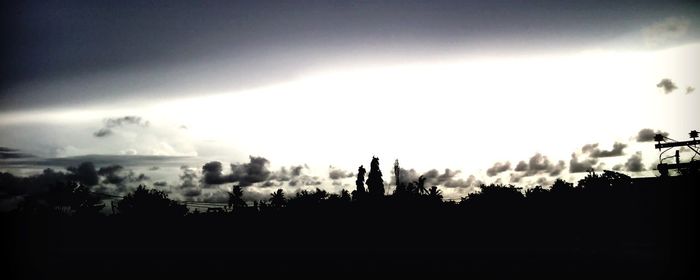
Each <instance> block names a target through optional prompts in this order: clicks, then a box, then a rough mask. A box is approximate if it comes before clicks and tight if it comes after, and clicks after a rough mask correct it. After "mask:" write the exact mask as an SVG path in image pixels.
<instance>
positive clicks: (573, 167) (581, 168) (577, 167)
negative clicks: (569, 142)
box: [569, 153, 598, 173]
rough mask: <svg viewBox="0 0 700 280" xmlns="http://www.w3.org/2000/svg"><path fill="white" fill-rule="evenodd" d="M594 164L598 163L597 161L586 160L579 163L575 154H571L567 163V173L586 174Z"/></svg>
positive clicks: (592, 159) (593, 159)
mask: <svg viewBox="0 0 700 280" xmlns="http://www.w3.org/2000/svg"><path fill="white" fill-rule="evenodd" d="M596 163H598V159H596V158H587V159H585V160H581V161H579V159H578V156H577V155H576V153H572V154H571V160H570V161H569V172H570V173H579V172H586V171H587V170H589V169H592V168H593V166H594V165H595V164H596Z"/></svg>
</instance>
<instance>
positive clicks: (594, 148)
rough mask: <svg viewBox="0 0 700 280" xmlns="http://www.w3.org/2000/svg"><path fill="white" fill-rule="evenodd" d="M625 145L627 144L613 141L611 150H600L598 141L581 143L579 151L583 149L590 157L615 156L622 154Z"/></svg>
mask: <svg viewBox="0 0 700 280" xmlns="http://www.w3.org/2000/svg"><path fill="white" fill-rule="evenodd" d="M626 147H627V144H624V143H620V142H615V144H613V148H612V150H601V149H599V148H598V143H595V144H586V145H583V147H582V148H581V151H583V153H584V154H588V156H589V157H591V158H603V157H616V156H621V155H624V152H623V150H624V149H625V148H626Z"/></svg>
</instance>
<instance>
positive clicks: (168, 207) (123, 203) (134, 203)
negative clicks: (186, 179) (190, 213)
mask: <svg viewBox="0 0 700 280" xmlns="http://www.w3.org/2000/svg"><path fill="white" fill-rule="evenodd" d="M117 210H118V211H119V214H121V215H124V216H131V217H139V218H156V217H166V218H167V217H181V216H184V215H185V214H186V213H187V206H185V205H182V204H180V203H178V202H176V201H173V200H170V199H168V195H167V194H166V193H165V192H164V191H160V190H155V189H146V186H144V185H140V186H138V188H136V190H135V191H134V192H132V193H129V194H127V195H126V196H124V198H123V199H122V200H120V201H119V203H117Z"/></svg>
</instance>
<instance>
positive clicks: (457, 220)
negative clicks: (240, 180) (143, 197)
mask: <svg viewBox="0 0 700 280" xmlns="http://www.w3.org/2000/svg"><path fill="white" fill-rule="evenodd" d="M697 183H698V181H697V177H675V178H666V179H662V178H645V179H635V180H632V182H631V183H625V184H623V185H619V184H617V183H616V184H612V185H605V186H603V187H602V188H598V187H592V186H589V187H588V188H580V187H575V188H572V189H568V190H558V191H546V190H545V191H541V192H528V193H527V194H526V195H525V196H518V195H513V194H514V193H516V192H515V191H511V190H510V189H509V188H507V187H501V188H500V189H499V187H495V188H494V189H489V190H488V191H487V190H484V191H483V192H482V195H480V196H473V197H470V198H468V199H465V200H464V201H463V202H461V203H433V202H430V203H427V202H426V203H423V202H419V201H416V200H411V199H399V198H397V197H391V196H388V197H384V198H380V199H375V200H366V201H359V202H356V201H353V202H352V203H348V204H323V203H321V204H318V205H313V206H309V205H307V206H296V207H293V206H292V205H289V206H288V207H284V208H269V209H265V210H264V211H262V210H257V209H252V208H244V209H239V210H238V211H234V212H233V213H208V214H207V213H204V214H189V215H186V216H184V217H176V218H172V217H171V218H167V217H158V216H140V217H133V216H124V215H111V216H96V217H76V216H63V215H36V214H33V215H28V214H21V213H17V212H13V213H6V214H4V215H3V217H2V219H3V221H2V224H3V229H2V231H3V250H2V252H3V259H4V260H3V261H2V262H3V265H2V266H3V275H7V276H11V277H8V278H5V277H3V278H4V279H14V278H19V279H37V278H52V279H71V278H92V279H100V278H122V279H123V278H126V277H129V278H136V279H140V278H142V277H158V278H173V277H175V278H203V277H212V278H213V277H217V278H237V277H244V276H245V277H265V276H271V275H280V276H289V277H291V275H321V276H325V277H342V276H348V275H350V274H360V275H364V276H365V277H376V276H377V274H375V273H379V272H382V273H394V274H396V275H406V276H411V275H414V276H415V275H422V274H424V273H428V274H432V275H440V276H446V275H448V274H451V275H455V276H457V277H460V278H470V277H478V276H492V277H501V278H515V277H518V278H520V277H531V276H549V277H558V278H561V279H571V278H584V279H592V278H596V279H597V278H603V279H610V278H613V279H614V278H624V279H640V278H643V279H694V278H696V277H697V267H698V262H697V215H696V212H697V206H696V205H697V201H698V192H697V188H698V187H700V184H697ZM599 187H600V186H599Z"/></svg>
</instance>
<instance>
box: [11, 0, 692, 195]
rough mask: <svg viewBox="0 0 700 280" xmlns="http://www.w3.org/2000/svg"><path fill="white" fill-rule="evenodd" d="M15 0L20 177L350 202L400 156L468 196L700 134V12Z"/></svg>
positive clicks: (662, 6) (641, 165)
mask: <svg viewBox="0 0 700 280" xmlns="http://www.w3.org/2000/svg"><path fill="white" fill-rule="evenodd" d="M2 5H3V7H2V9H1V10H2V16H1V18H2V31H3V34H5V37H6V38H5V40H3V41H4V45H3V48H2V59H3V62H4V63H3V64H2V66H1V67H2V68H1V69H2V70H1V71H2V73H1V74H2V78H0V79H2V80H1V82H0V147H2V150H1V151H0V152H2V155H3V156H2V158H0V171H10V172H12V173H14V174H16V175H18V176H19V175H23V176H26V175H30V174H34V173H38V172H41V170H42V169H44V168H46V167H52V168H55V169H56V170H65V168H66V167H68V166H77V165H79V164H80V162H83V161H91V162H94V163H95V165H96V168H98V169H99V168H100V167H105V166H109V165H113V164H118V165H120V166H122V167H124V168H123V170H125V171H124V172H126V170H132V171H133V172H134V173H135V174H140V173H143V174H145V175H147V177H148V178H149V179H148V180H146V181H145V182H146V183H148V184H150V185H155V183H156V182H158V185H160V186H167V188H168V189H169V190H170V191H172V192H173V195H182V190H185V189H186V190H191V189H192V188H203V189H206V191H205V193H207V192H213V191H210V190H212V189H214V190H219V189H226V188H230V186H231V184H230V183H233V182H237V183H241V182H244V181H245V182H252V183H251V185H250V186H249V190H251V192H259V193H261V194H263V193H264V194H267V193H269V192H271V189H270V188H277V187H283V188H287V189H288V190H289V191H291V192H293V191H294V190H295V189H298V188H299V187H317V186H321V187H324V188H327V189H329V190H334V191H336V190H339V189H340V188H348V189H353V188H354V183H353V182H354V179H353V178H352V174H351V173H354V172H356V170H357V167H358V166H359V165H365V166H368V165H369V161H370V160H371V157H372V156H373V155H375V156H378V157H379V158H380V163H381V164H382V168H383V169H384V170H385V171H384V180H385V182H387V183H388V182H390V181H391V174H392V172H391V167H392V164H393V162H394V160H395V159H397V158H398V159H399V160H400V162H401V166H402V167H404V168H405V169H406V176H408V177H407V178H409V179H411V178H413V177H415V176H417V175H421V174H427V175H429V176H432V177H431V178H434V180H433V181H432V183H434V184H438V185H440V186H441V187H443V188H444V189H445V193H446V194H447V195H448V196H450V197H459V196H460V195H464V194H465V193H466V192H468V191H471V190H472V189H473V186H475V185H476V184H478V183H479V182H494V181H497V180H499V182H502V183H515V184H524V185H526V184H529V185H532V184H538V183H539V184H548V183H551V182H552V181H553V180H554V178H557V177H562V178H564V179H567V180H575V178H578V177H580V176H581V175H582V174H585V172H583V171H584V170H585V169H587V168H588V167H593V168H597V169H616V170H619V171H621V172H626V173H628V174H630V175H633V176H651V175H653V171H649V169H650V167H653V166H654V165H655V161H658V152H657V151H655V150H654V149H653V142H648V141H647V140H648V135H649V134H653V133H656V132H658V131H661V132H665V133H668V135H669V136H670V137H672V138H674V139H686V138H687V133H688V132H689V131H690V130H691V129H698V128H700V123H699V122H700V118H699V117H698V113H697V104H700V98H699V97H698V93H697V92H695V90H694V89H695V88H696V87H698V86H700V78H698V76H697V74H696V73H699V72H700V71H699V70H700V66H698V65H699V63H698V62H700V23H699V22H698V18H700V17H698V15H700V5H697V4H693V3H691V2H690V1H688V2H683V1H585V3H577V4H572V3H567V2H563V1H294V2H293V1H290V2H288V3H283V4H281V3H277V1H276V2H275V3H274V4H273V3H268V2H266V1H198V2H196V3H192V2H191V1H148V2H145V1H143V2H133V3H132V2H131V1H116V2H115V1H22V3H3V4H2ZM649 131H651V132H649ZM96 155H98V156H96ZM686 155H687V156H688V157H689V156H690V154H689V153H687V152H685V151H684V156H686ZM251 156H252V157H251ZM213 161H218V162H221V163H222V166H223V167H222V169H221V170H220V171H219V170H217V169H216V168H214V169H207V168H205V167H204V164H205V163H207V162H213ZM521 161H522V164H521ZM231 164H233V166H232V165H231ZM259 165H262V166H263V167H264V169H265V170H269V171H270V172H269V173H265V172H262V175H260V176H262V177H260V178H258V177H255V176H258V175H255V176H253V175H251V174H252V173H251V172H259V171H260V170H259V169H256V168H258V167H259ZM155 166H159V168H157V169H156V168H154V167H155ZM183 166H187V167H186V168H183ZM208 166H209V167H212V168H213V167H215V166H214V165H208ZM331 166H332V167H331ZM282 168H284V169H282ZM411 169H414V170H413V172H411ZM431 169H437V170H435V171H431ZM446 169H449V170H446ZM211 170H213V171H211ZM292 170H295V172H292ZM457 171H459V172H457ZM105 172H106V171H105ZM211 172H214V174H215V175H216V174H219V173H220V175H221V176H223V177H221V178H224V179H221V178H219V177H216V176H218V175H216V176H214V175H211V174H212V173H211ZM236 172H239V173H241V172H243V173H245V174H248V175H249V176H248V177H245V176H243V177H241V176H238V177H236V176H229V175H232V174H236ZM436 172H437V174H436ZM125 174H126V173H125ZM207 174H209V175H207ZM241 174H242V173H241ZM256 174H257V173H256ZM122 175H123V174H122ZM239 175H240V174H239ZM101 176H102V175H101ZM105 176H106V175H105ZM124 176H126V175H124ZM211 176H214V177H211ZM227 176H228V177H227ZM251 176H252V177H251ZM285 176H286V177H285ZM205 178H210V179H211V178H214V179H216V180H213V179H212V180H209V181H207V180H208V179H205ZM258 179H259V180H258ZM188 180H190V181H188ZM246 180H247V181H246ZM294 180H296V182H295V183H291V182H294ZM136 182H137V181H134V183H136ZM138 182H141V181H138ZM100 184H101V185H105V186H104V187H105V188H107V187H109V185H110V182H107V181H105V182H103V183H100ZM211 185H215V186H213V187H212V186H211ZM268 189H270V190H268ZM189 194H193V192H189ZM190 198H192V199H197V197H196V196H192V197H190Z"/></svg>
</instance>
